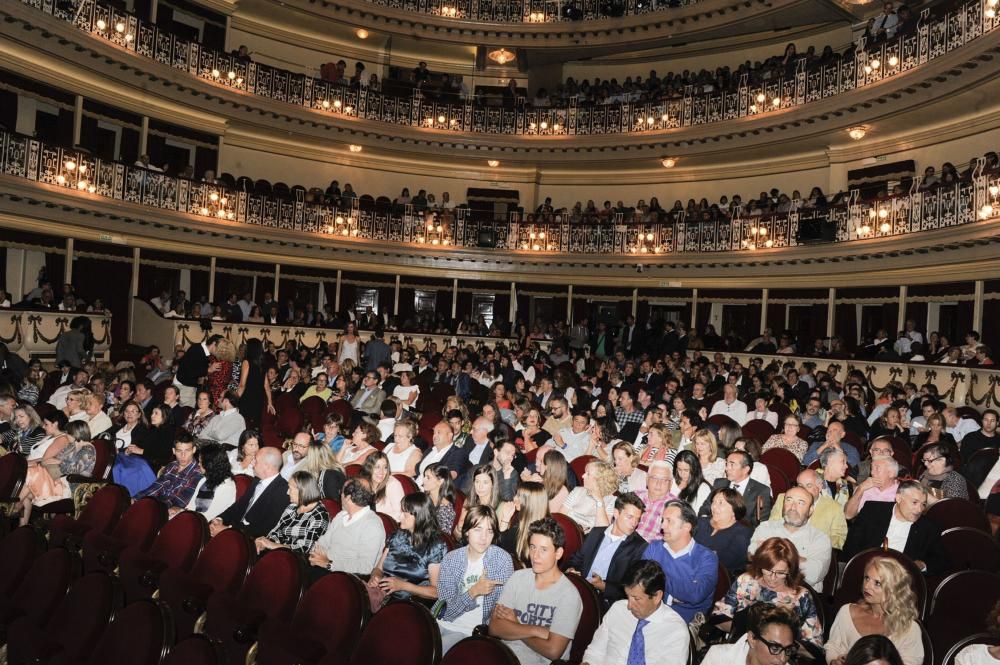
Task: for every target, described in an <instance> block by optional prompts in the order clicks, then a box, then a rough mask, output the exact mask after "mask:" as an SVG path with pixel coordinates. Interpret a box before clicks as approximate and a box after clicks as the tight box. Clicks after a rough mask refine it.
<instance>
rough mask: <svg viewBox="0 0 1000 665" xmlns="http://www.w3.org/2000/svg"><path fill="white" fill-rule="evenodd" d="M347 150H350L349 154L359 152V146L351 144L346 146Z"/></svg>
mask: <svg viewBox="0 0 1000 665" xmlns="http://www.w3.org/2000/svg"><path fill="white" fill-rule="evenodd" d="M348 150H350V151H351V152H361V146H359V145H357V144H354V143H352V144H351V145H350V146H348Z"/></svg>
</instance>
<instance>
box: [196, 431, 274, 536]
mask: <svg viewBox="0 0 1000 665" xmlns="http://www.w3.org/2000/svg"><path fill="white" fill-rule="evenodd" d="M254 459H255V461H254V466H253V470H254V473H255V474H256V475H257V479H256V480H255V481H254V482H253V484H252V485H251V486H250V489H248V490H247V492H246V494H244V495H243V496H242V497H240V499H239V500H237V501H236V503H234V504H233V505H231V506H229V508H228V509H226V511H225V512H223V513H222V514H221V515H219V516H218V517H216V518H215V519H214V520H212V521H211V522H210V523H209V525H208V530H209V533H211V534H212V536H213V537H214V536H216V535H218V534H219V533H221V532H222V531H223V530H225V529H228V528H236V529H239V530H240V531H242V532H244V533H245V534H247V535H248V536H250V537H251V538H260V537H262V536H266V535H267V534H268V533H270V532H271V529H273V528H274V525H275V524H277V523H278V518H280V517H281V513H283V512H284V510H285V508H286V507H287V506H288V503H289V500H288V481H286V480H285V479H284V478H282V477H281V452H280V451H279V450H278V449H277V448H272V447H270V446H264V447H262V448H261V449H260V450H258V451H257V456H256V457H255V458H254Z"/></svg>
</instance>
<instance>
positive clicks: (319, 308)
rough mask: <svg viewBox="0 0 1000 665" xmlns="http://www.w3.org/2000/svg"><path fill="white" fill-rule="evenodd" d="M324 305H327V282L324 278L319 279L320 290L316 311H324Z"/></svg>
mask: <svg viewBox="0 0 1000 665" xmlns="http://www.w3.org/2000/svg"><path fill="white" fill-rule="evenodd" d="M324 307H326V283H325V282H324V281H323V280H319V292H318V294H317V298H316V311H317V312H322V311H323V308H324Z"/></svg>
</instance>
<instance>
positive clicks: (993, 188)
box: [990, 185, 1000, 196]
mask: <svg viewBox="0 0 1000 665" xmlns="http://www.w3.org/2000/svg"><path fill="white" fill-rule="evenodd" d="M997 194H1000V185H990V196H996V195H997Z"/></svg>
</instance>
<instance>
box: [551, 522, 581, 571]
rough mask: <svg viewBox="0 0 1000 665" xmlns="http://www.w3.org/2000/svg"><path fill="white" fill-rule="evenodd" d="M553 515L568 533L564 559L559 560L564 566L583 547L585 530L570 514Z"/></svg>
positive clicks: (564, 547)
mask: <svg viewBox="0 0 1000 665" xmlns="http://www.w3.org/2000/svg"><path fill="white" fill-rule="evenodd" d="M552 517H554V518H555V520H556V522H558V523H559V526H561V527H562V528H563V532H564V533H565V534H566V544H565V545H564V546H563V555H562V559H560V560H559V566H560V567H563V568H564V567H566V565H567V564H568V563H569V560H570V559H571V558H573V555H574V554H576V553H577V551H578V550H579V549H580V548H581V547H583V530H582V529H581V528H580V525H579V524H577V523H576V522H574V521H573V518H571V517H570V516H569V515H564V514H563V513H555V514H554V515H552Z"/></svg>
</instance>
